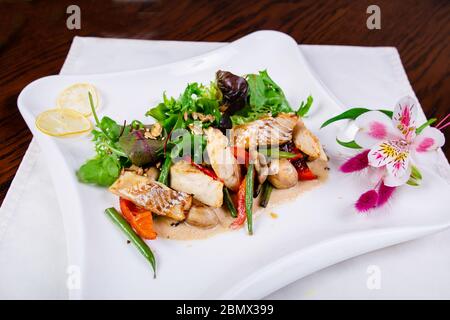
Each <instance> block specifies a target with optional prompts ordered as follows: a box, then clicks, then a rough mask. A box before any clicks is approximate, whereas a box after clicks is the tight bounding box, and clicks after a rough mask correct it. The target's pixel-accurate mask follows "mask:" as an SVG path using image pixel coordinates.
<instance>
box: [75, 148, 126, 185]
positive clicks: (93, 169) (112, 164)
mask: <svg viewBox="0 0 450 320" xmlns="http://www.w3.org/2000/svg"><path fill="white" fill-rule="evenodd" d="M121 169H122V166H121V164H120V161H119V159H118V158H117V157H115V156H112V155H110V156H104V157H100V158H94V159H91V160H88V161H86V163H85V164H83V165H82V166H81V167H80V169H79V170H78V171H77V177H78V180H79V181H80V182H83V183H91V184H97V185H99V186H104V187H108V186H110V185H111V184H113V182H114V181H116V179H117V178H118V177H119V175H120V170H121Z"/></svg>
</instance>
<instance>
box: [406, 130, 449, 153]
mask: <svg viewBox="0 0 450 320" xmlns="http://www.w3.org/2000/svg"><path fill="white" fill-rule="evenodd" d="M444 143H445V136H444V134H443V133H442V132H441V131H440V130H438V129H436V128H433V127H427V128H425V129H423V131H422V132H421V133H420V134H419V135H418V136H417V137H416V139H415V140H414V143H413V146H414V150H416V152H428V151H432V150H436V149H437V148H440V147H442V146H443V145H444Z"/></svg>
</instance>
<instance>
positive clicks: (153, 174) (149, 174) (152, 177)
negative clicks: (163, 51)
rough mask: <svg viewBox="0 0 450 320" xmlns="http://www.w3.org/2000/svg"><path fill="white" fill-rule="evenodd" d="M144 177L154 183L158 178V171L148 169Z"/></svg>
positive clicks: (154, 168) (152, 168) (151, 168)
mask: <svg viewBox="0 0 450 320" xmlns="http://www.w3.org/2000/svg"><path fill="white" fill-rule="evenodd" d="M144 176H146V177H147V178H149V179H150V180H153V181H156V180H158V177H159V170H158V169H156V167H150V168H148V169H146V171H145V173H144Z"/></svg>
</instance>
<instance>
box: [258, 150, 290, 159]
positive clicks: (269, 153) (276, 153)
mask: <svg viewBox="0 0 450 320" xmlns="http://www.w3.org/2000/svg"><path fill="white" fill-rule="evenodd" d="M259 153H261V154H263V155H265V156H266V157H269V158H280V159H283V158H284V159H290V158H295V157H297V156H298V154H296V153H292V152H287V151H281V150H279V149H276V148H271V149H268V148H262V149H260V150H259Z"/></svg>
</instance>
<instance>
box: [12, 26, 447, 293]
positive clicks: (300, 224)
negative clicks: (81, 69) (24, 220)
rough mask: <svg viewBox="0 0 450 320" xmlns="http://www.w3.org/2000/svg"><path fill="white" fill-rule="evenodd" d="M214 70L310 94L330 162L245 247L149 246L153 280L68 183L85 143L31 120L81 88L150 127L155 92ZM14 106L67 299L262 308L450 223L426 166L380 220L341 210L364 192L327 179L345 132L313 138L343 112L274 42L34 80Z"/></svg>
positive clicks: (291, 48)
mask: <svg viewBox="0 0 450 320" xmlns="http://www.w3.org/2000/svg"><path fill="white" fill-rule="evenodd" d="M217 70H229V71H231V72H233V73H235V74H241V75H242V74H251V73H256V72H258V71H259V70H268V72H269V73H270V76H271V77H272V78H273V79H274V80H275V81H276V82H277V83H278V84H279V85H280V86H281V87H282V88H283V90H284V93H285V94H286V98H287V100H288V101H289V102H290V103H291V105H293V106H295V105H297V104H298V103H299V102H300V101H302V100H305V99H306V98H307V97H308V96H309V95H312V96H313V97H314V105H313V107H312V109H311V111H310V113H309V114H308V117H307V118H305V119H304V121H305V123H306V124H307V126H308V128H309V129H310V130H311V131H313V132H314V134H316V135H317V136H318V137H319V139H320V141H321V142H322V144H323V146H324V148H325V150H326V152H327V154H328V156H329V157H330V161H329V167H330V171H329V177H328V179H327V181H326V182H325V183H323V184H322V185H321V186H320V187H318V188H315V189H313V190H311V191H309V192H307V193H304V194H302V195H301V197H298V198H296V199H295V201H289V202H286V203H281V204H278V205H277V207H275V208H272V210H273V212H271V213H276V215H271V214H261V215H260V216H258V217H256V219H255V221H254V234H253V235H252V236H249V235H248V234H247V233H246V232H245V230H244V229H239V230H236V231H231V232H227V233H221V234H217V235H215V236H212V237H209V238H206V239H201V240H188V241H187V240H169V239H162V238H158V239H157V240H155V241H148V244H149V245H150V246H151V248H152V249H153V251H154V253H155V256H156V258H157V260H158V268H157V277H156V279H154V278H153V273H152V271H151V269H150V268H149V266H148V264H146V263H145V260H143V258H142V257H141V256H140V254H139V253H138V252H137V251H136V250H135V249H134V248H132V247H131V245H130V244H128V243H127V241H126V238H125V237H124V236H123V235H122V234H121V233H120V232H119V231H118V230H117V228H115V227H114V226H113V225H112V223H111V221H110V220H109V219H108V217H106V215H105V214H104V210H105V209H106V208H109V207H112V206H114V207H118V206H119V204H118V199H117V197H115V196H114V195H112V194H111V193H108V192H106V191H105V189H102V188H99V187H95V186H90V185H85V184H81V183H79V181H78V180H77V177H76V175H75V172H76V171H77V170H78V168H79V167H80V166H81V165H82V164H83V163H84V162H85V161H86V159H88V158H90V157H92V156H93V153H94V151H93V146H92V142H91V139H92V137H91V136H87V135H86V136H79V137H70V138H54V137H49V136H47V135H44V134H42V133H41V132H40V131H38V130H37V128H36V126H35V120H36V117H37V116H38V115H39V114H40V113H41V112H43V111H44V110H46V109H48V108H52V107H53V106H54V105H55V100H56V97H57V96H58V93H59V92H61V91H62V90H63V89H64V88H66V87H68V86H70V85H72V84H74V83H80V82H88V83H91V84H93V85H94V86H95V87H96V88H97V89H98V93H99V97H100V103H99V105H100V107H99V109H98V110H97V113H98V114H99V115H108V116H110V117H111V118H113V119H117V120H118V121H119V120H127V121H128V122H131V121H132V120H133V119H143V120H145V121H146V122H151V118H145V116H144V114H145V113H146V112H147V111H148V110H149V109H150V108H152V107H154V106H156V105H157V104H158V103H159V102H160V101H161V96H162V92H164V91H165V92H166V93H167V95H168V96H177V95H179V94H180V93H181V92H182V91H183V90H184V88H185V86H186V84H187V83H191V82H200V83H209V81H210V80H211V79H213V78H214V75H215V73H216V71H217ZM18 106H19V109H20V112H21V114H22V116H23V117H24V119H25V121H26V123H27V125H28V126H29V128H30V130H31V131H32V133H33V135H34V136H35V137H36V138H37V140H38V142H39V144H40V146H41V148H42V150H43V152H44V154H45V156H46V159H47V162H48V166H49V168H50V172H51V175H52V179H53V182H54V184H55V187H56V190H57V193H58V201H59V205H60V207H61V210H62V212H63V218H64V228H65V232H66V239H67V245H68V255H69V256H68V260H69V264H70V266H71V267H72V268H71V270H78V271H77V272H79V273H77V274H79V277H80V281H79V286H75V287H71V288H70V291H69V292H70V297H71V298H73V299H80V298H87V299H89V298H91V299H94V298H108V299H109V298H110V299H114V298H126V299H127V298H130V299H131V298H138V299H164V298H174V299H195V298H209V299H216V298H262V297H264V296H266V295H267V294H269V293H271V292H273V291H275V290H277V289H278V288H281V287H282V286H285V285H287V284H289V283H290V282H292V281H295V280H297V279H299V278H301V277H303V276H305V275H308V274H310V273H312V272H314V271H317V270H319V269H321V268H324V267H326V266H329V265H331V264H333V263H336V262H339V261H342V260H344V259H348V258H350V257H353V256H355V255H358V254H362V253H365V252H368V251H371V250H376V249H378V248H382V247H385V246H389V245H393V244H396V243H400V242H403V241H407V240H410V239H414V238H417V237H420V236H424V235H426V234H429V233H431V232H435V231H437V230H440V229H443V228H446V227H447V226H448V225H449V223H450V217H449V216H448V212H447V211H448V210H446V207H445V205H444V204H443V202H442V200H441V198H442V196H441V195H442V194H443V192H444V193H445V192H446V193H448V190H449V184H448V181H446V180H445V179H443V178H442V177H441V176H440V175H439V174H438V173H437V171H436V169H435V167H434V165H433V164H434V163H435V161H436V159H430V166H428V167H427V169H426V170H424V171H423V173H424V176H425V177H426V180H424V186H423V188H421V189H417V190H411V191H408V193H406V192H403V191H400V192H398V194H397V195H396V197H395V198H394V199H393V200H392V201H391V203H390V204H389V206H388V207H387V208H386V210H383V211H380V212H377V213H373V214H368V215H361V214H356V213H355V211H354V210H353V207H352V200H353V198H354V195H355V193H357V192H358V191H359V190H360V188H361V185H363V183H362V181H359V180H358V178H357V177H356V178H350V177H348V176H344V175H342V174H340V173H339V172H338V171H337V167H338V166H339V164H340V162H341V161H342V159H344V158H345V157H346V156H347V155H348V151H347V150H346V149H344V148H341V147H340V146H338V145H337V144H336V142H335V137H336V135H337V134H339V133H342V132H344V131H345V124H344V125H341V126H337V125H336V126H330V127H327V128H325V129H322V130H321V129H320V126H321V124H322V123H323V122H324V121H325V120H327V119H328V118H330V117H332V116H334V115H336V114H338V113H340V112H342V111H343V106H341V104H340V103H339V101H337V99H335V98H334V96H333V95H332V94H331V93H330V92H329V91H328V90H327V89H326V88H325V87H324V86H323V85H322V84H321V82H320V80H319V79H317V77H316V76H315V75H314V74H313V72H312V71H311V70H310V68H309V67H308V64H307V62H306V60H305V59H304V57H303V56H302V54H301V52H300V51H299V50H298V47H297V44H296V43H295V41H294V40H293V39H292V38H290V37H288V36H287V35H285V34H282V33H278V32H273V31H261V32H256V33H253V34H250V35H248V36H246V37H244V38H242V39H239V40H237V41H235V42H233V43H231V44H229V45H227V46H224V47H222V48H220V49H217V50H214V51H211V52H209V53H206V54H203V55H200V56H197V57H194V58H190V59H187V60H183V61H179V62H175V63H171V64H168V65H163V66H159V67H154V68H149V69H143V70H137V71H130V72H121V73H111V74H102V75H85V76H83V75H77V76H50V77H46V78H42V79H39V80H36V81H35V82H33V83H31V84H30V85H28V86H27V87H26V88H25V89H24V90H23V91H22V93H21V94H20V96H19V99H18ZM445 190H447V191H445ZM275 216H276V218H274V217H275Z"/></svg>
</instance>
